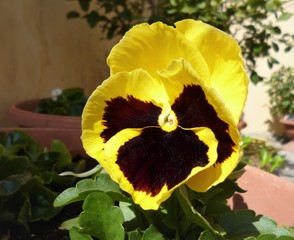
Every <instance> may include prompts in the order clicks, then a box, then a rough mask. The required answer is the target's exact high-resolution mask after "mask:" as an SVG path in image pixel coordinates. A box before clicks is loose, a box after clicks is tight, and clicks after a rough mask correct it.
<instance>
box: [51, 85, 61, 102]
mask: <svg viewBox="0 0 294 240" xmlns="http://www.w3.org/2000/svg"><path fill="white" fill-rule="evenodd" d="M61 94H62V89H61V88H54V89H53V90H52V91H51V96H52V100H53V101H56V100H57V97H58V96H59V95H61Z"/></svg>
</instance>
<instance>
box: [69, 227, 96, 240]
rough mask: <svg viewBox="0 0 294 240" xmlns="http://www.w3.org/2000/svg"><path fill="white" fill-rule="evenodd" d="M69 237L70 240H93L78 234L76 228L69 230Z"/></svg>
mask: <svg viewBox="0 0 294 240" xmlns="http://www.w3.org/2000/svg"><path fill="white" fill-rule="evenodd" d="M69 236H70V239H71V240H93V238H91V236H90V235H89V234H86V233H80V232H79V230H78V229H77V228H72V229H70V231H69Z"/></svg>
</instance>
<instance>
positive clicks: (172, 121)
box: [158, 110, 178, 132]
mask: <svg viewBox="0 0 294 240" xmlns="http://www.w3.org/2000/svg"><path fill="white" fill-rule="evenodd" d="M158 123H159V126H160V127H161V129H162V130H164V131H166V132H171V131H174V130H175V129H176V128H177V127H178V119H177V116H176V114H175V113H174V112H173V111H172V110H169V111H163V112H162V113H161V114H160V115H159V117H158Z"/></svg>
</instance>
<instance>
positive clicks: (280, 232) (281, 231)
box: [253, 216, 294, 239]
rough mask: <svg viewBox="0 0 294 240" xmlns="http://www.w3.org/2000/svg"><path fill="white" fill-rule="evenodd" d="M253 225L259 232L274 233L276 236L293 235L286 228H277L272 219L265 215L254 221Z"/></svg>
mask: <svg viewBox="0 0 294 240" xmlns="http://www.w3.org/2000/svg"><path fill="white" fill-rule="evenodd" d="M253 225H254V226H255V227H256V229H258V231H259V232H260V233H261V234H274V235H276V236H278V237H279V236H292V237H294V235H293V234H292V233H291V232H290V231H289V230H288V229H287V228H279V227H278V225H277V223H276V222H275V221H274V220H272V219H270V218H268V217H266V216H262V217H261V218H260V219H259V221H258V222H255V223H254V224H253ZM258 239H259V238H258Z"/></svg>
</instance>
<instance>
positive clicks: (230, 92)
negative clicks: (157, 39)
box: [175, 19, 248, 123]
mask: <svg viewBox="0 0 294 240" xmlns="http://www.w3.org/2000/svg"><path fill="white" fill-rule="evenodd" d="M175 25H176V29H177V30H178V31H179V32H181V33H183V34H184V35H185V37H186V38H187V39H188V40H189V41H190V42H191V43H192V44H193V45H194V46H195V48H197V49H198V50H199V51H200V52H201V54H202V56H203V58H204V59H205V61H206V64H207V66H208V67H209V72H210V75H211V78H210V83H211V86H212V87H213V88H214V89H215V90H216V91H217V92H218V94H219V95H220V96H221V97H222V98H223V101H224V102H225V104H226V105H227V107H228V108H229V109H230V111H231V113H232V115H233V119H234V121H235V123H238V121H239V119H240V116H241V114H242V111H243V107H244V104H245V100H246V97H247V87H248V77H247V75H246V72H245V70H244V63H243V59H242V57H241V49H240V47H239V46H238V44H237V42H236V41H235V40H234V39H233V38H232V37H231V36H229V35H228V34H226V33H224V32H222V31H220V30H218V29H216V28H214V27H212V26H210V25H208V24H205V23H203V22H201V21H194V20H191V19H190V20H183V21H179V22H177V23H176V24H175ZM192 66H193V67H194V68H195V65H193V63H192Z"/></svg>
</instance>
